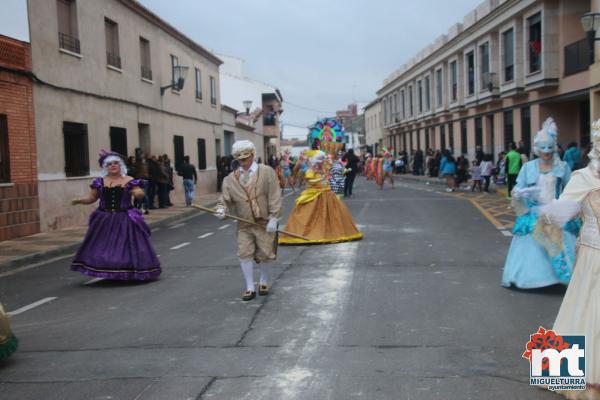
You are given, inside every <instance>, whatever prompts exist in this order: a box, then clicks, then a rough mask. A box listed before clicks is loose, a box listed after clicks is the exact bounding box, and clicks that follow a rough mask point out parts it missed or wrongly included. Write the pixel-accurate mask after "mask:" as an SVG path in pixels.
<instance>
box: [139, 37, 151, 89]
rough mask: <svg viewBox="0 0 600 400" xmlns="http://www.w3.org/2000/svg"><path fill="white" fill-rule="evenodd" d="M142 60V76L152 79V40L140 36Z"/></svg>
mask: <svg viewBox="0 0 600 400" xmlns="http://www.w3.org/2000/svg"><path fill="white" fill-rule="evenodd" d="M140 60H141V71H142V78H144V79H148V80H149V81H151V80H152V64H151V62H150V42H149V41H148V40H146V39H144V38H143V37H140Z"/></svg>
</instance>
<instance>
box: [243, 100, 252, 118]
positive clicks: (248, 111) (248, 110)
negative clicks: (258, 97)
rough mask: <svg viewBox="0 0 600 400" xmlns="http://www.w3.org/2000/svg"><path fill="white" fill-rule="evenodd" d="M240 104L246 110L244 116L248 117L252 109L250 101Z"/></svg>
mask: <svg viewBox="0 0 600 400" xmlns="http://www.w3.org/2000/svg"><path fill="white" fill-rule="evenodd" d="M242 103H243V104H244V108H245V109H246V115H250V109H251V108H252V100H244V101H243V102H242Z"/></svg>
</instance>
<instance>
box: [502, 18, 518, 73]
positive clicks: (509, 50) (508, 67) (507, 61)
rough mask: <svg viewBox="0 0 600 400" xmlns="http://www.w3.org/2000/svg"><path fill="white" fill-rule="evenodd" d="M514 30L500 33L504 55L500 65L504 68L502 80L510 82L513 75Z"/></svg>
mask: <svg viewBox="0 0 600 400" xmlns="http://www.w3.org/2000/svg"><path fill="white" fill-rule="evenodd" d="M514 42H515V31H514V30H513V29H509V30H507V31H506V32H504V33H503V34H502V43H503V46H504V55H503V59H502V67H503V69H504V82H510V81H512V80H513V79H514V77H515V50H514Z"/></svg>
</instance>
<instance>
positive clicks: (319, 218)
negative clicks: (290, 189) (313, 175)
mask: <svg viewBox="0 0 600 400" xmlns="http://www.w3.org/2000/svg"><path fill="white" fill-rule="evenodd" d="M308 190H311V189H308ZM306 194H308V193H306ZM315 194H316V193H311V196H304V195H305V193H303V195H301V196H300V197H299V198H298V200H301V199H303V197H304V198H307V197H310V200H309V201H302V200H301V201H296V206H295V207H294V209H293V210H292V212H291V214H290V216H289V218H288V221H287V224H286V225H285V230H286V231H288V232H291V233H296V234H298V235H302V236H306V237H308V238H309V240H303V239H300V238H295V237H290V236H285V234H280V236H279V244H281V245H302V244H328V243H340V242H348V241H352V240H360V239H362V237H363V234H362V233H361V232H359V231H358V229H357V228H356V225H355V224H354V221H353V220H352V215H351V214H350V211H349V210H348V207H346V205H345V204H344V202H342V201H341V200H340V199H338V197H337V196H336V195H335V193H333V192H332V191H331V190H322V191H320V193H319V194H318V195H317V196H315Z"/></svg>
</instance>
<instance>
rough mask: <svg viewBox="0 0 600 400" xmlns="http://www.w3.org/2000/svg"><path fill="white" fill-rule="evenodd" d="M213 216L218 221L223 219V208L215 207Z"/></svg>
mask: <svg viewBox="0 0 600 400" xmlns="http://www.w3.org/2000/svg"><path fill="white" fill-rule="evenodd" d="M214 216H215V217H217V218H218V219H225V207H223V206H217V207H216V208H215V213H214Z"/></svg>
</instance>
